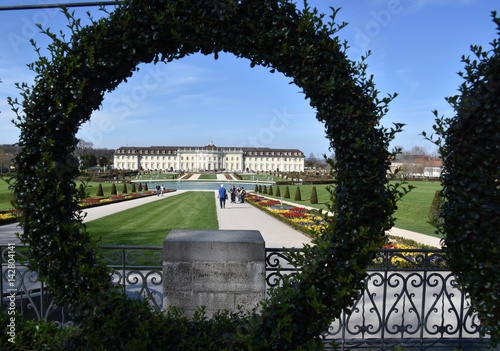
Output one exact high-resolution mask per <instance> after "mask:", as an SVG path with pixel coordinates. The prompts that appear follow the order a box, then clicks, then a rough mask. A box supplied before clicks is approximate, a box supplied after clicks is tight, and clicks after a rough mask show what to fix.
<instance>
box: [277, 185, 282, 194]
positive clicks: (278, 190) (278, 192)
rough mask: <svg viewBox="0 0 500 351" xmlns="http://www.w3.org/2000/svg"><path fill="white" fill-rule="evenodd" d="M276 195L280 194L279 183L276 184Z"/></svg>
mask: <svg viewBox="0 0 500 351" xmlns="http://www.w3.org/2000/svg"><path fill="white" fill-rule="evenodd" d="M276 196H281V193H280V186H279V185H276Z"/></svg>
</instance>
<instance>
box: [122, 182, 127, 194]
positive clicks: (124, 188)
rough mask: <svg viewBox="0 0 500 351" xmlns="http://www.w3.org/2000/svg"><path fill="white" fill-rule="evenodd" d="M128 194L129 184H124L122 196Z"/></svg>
mask: <svg viewBox="0 0 500 351" xmlns="http://www.w3.org/2000/svg"><path fill="white" fill-rule="evenodd" d="M126 193H127V183H123V188H122V194H126Z"/></svg>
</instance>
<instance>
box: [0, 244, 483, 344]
mask: <svg viewBox="0 0 500 351" xmlns="http://www.w3.org/2000/svg"><path fill="white" fill-rule="evenodd" d="M0 252H1V265H2V279H0V290H1V291H2V308H3V309H8V308H9V307H12V308H16V310H17V311H16V313H22V314H23V315H25V316H27V317H30V318H34V319H38V320H50V321H54V322H55V323H58V324H61V325H63V324H66V323H71V320H70V319H69V318H68V313H67V311H66V310H65V308H64V307H63V306H57V304H55V303H54V301H53V299H52V298H51V296H50V293H49V291H48V289H47V287H46V286H45V285H44V283H42V282H40V281H38V279H37V278H38V276H37V274H36V272H34V271H32V270H31V269H30V267H29V263H28V256H27V252H28V248H27V247H26V246H24V245H20V244H18V245H15V246H0ZM286 252H287V250H284V249H266V282H267V286H268V288H273V287H277V286H280V284H281V283H282V282H283V276H284V275H287V274H295V273H297V272H298V268H296V267H294V265H293V263H292V262H290V261H289V258H288V255H287V254H286ZM102 254H103V258H104V259H105V260H106V262H107V264H108V265H109V267H110V268H111V269H112V281H113V282H114V283H115V284H120V285H123V286H124V287H125V289H126V291H127V294H128V295H129V296H132V297H135V298H147V299H148V301H150V304H151V308H152V309H157V310H161V309H162V307H163V272H162V247H161V246H112V245H104V246H102ZM12 304H14V305H12ZM480 334H481V329H480V323H479V320H478V319H477V316H476V314H474V313H473V312H472V310H471V309H470V308H469V306H468V299H467V296H466V295H465V294H463V293H462V292H461V291H460V290H459V289H458V288H457V287H456V284H455V278H454V276H453V274H451V272H450V271H449V269H448V268H447V264H446V260H445V258H444V257H443V253H442V251H441V250H393V249H390V250H380V252H379V254H378V255H377V256H376V258H375V259H374V260H373V263H372V265H371V266H370V267H369V269H368V275H367V278H366V281H365V290H364V293H363V294H362V295H361V296H360V298H359V299H358V301H357V302H356V303H355V304H354V306H352V308H351V309H350V313H343V314H342V315H341V316H340V317H339V318H338V319H337V320H335V321H334V323H332V325H331V326H330V328H329V331H328V333H327V334H325V335H324V338H325V341H326V342H329V340H332V341H333V340H334V341H335V342H336V343H337V344H338V345H339V346H340V347H341V349H369V348H371V349H386V348H390V347H393V346H394V345H402V346H403V347H404V349H405V350H428V349H445V350H453V348H458V349H465V350H467V349H475V350H476V349H481V348H485V345H486V344H487V341H488V339H486V340H485V341H483V340H482V339H481V337H480Z"/></svg>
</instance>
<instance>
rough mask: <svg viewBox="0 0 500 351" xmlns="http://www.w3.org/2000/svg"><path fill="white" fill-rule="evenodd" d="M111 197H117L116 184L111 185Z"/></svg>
mask: <svg viewBox="0 0 500 351" xmlns="http://www.w3.org/2000/svg"><path fill="white" fill-rule="evenodd" d="M111 195H116V185H115V183H113V184H111Z"/></svg>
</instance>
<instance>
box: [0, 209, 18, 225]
mask: <svg viewBox="0 0 500 351" xmlns="http://www.w3.org/2000/svg"><path fill="white" fill-rule="evenodd" d="M17 217H18V214H17V213H16V212H15V211H2V212H0V225H2V224H10V223H14V222H17V221H18V218H17Z"/></svg>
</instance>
